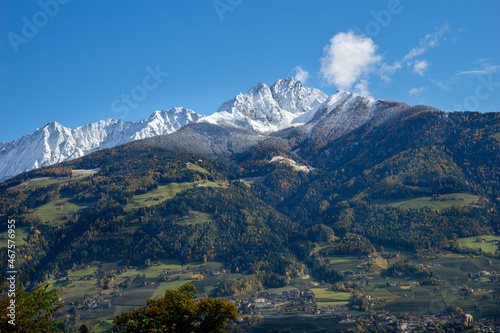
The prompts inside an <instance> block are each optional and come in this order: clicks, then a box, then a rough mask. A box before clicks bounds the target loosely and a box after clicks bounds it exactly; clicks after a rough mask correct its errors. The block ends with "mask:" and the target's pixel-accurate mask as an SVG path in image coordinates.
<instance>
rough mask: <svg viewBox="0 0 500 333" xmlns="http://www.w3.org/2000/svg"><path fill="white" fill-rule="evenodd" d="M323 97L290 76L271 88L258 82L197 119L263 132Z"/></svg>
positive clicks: (314, 106)
mask: <svg viewBox="0 0 500 333" xmlns="http://www.w3.org/2000/svg"><path fill="white" fill-rule="evenodd" d="M327 98H328V96H327V95H326V94H324V93H323V92H322V91H320V90H317V89H313V88H305V87H304V86H303V85H302V83H301V82H300V81H297V80H295V79H294V78H286V79H283V80H278V81H277V82H276V83H274V84H273V85H272V86H271V88H269V87H268V86H267V85H266V84H264V83H258V84H256V85H255V86H253V87H252V88H251V89H250V90H248V91H247V92H246V93H245V94H242V93H239V94H238V95H236V97H235V98H233V99H231V100H230V101H227V102H226V103H224V104H222V105H221V106H220V107H219V109H218V110H217V112H216V113H214V114H213V115H211V116H208V117H204V118H202V119H200V120H199V122H208V123H212V124H225V125H232V126H237V127H243V128H246V129H248V130H254V131H258V132H263V133H265V132H274V131H278V130H281V129H283V128H286V127H289V126H292V122H293V121H294V119H295V118H297V117H299V116H301V115H303V114H305V113H308V112H313V111H315V110H317V109H318V108H319V107H320V106H321V104H322V103H323V102H324V101H325V100H326V99H327Z"/></svg>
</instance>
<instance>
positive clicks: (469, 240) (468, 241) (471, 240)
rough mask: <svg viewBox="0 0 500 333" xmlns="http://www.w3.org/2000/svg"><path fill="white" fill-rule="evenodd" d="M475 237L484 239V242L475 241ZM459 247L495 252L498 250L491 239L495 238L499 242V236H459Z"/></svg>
mask: <svg viewBox="0 0 500 333" xmlns="http://www.w3.org/2000/svg"><path fill="white" fill-rule="evenodd" d="M476 239H484V240H485V242H484V243H481V242H476ZM459 240H460V247H462V248H467V247H469V248H473V249H479V248H480V249H482V250H483V251H484V252H491V253H493V254H494V253H495V252H496V251H498V250H499V247H498V244H493V243H491V241H492V240H497V241H499V242H500V236H491V235H484V236H474V237H466V238H460V239H459Z"/></svg>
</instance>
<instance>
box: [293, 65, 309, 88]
mask: <svg viewBox="0 0 500 333" xmlns="http://www.w3.org/2000/svg"><path fill="white" fill-rule="evenodd" d="M294 70H295V71H296V73H295V80H297V81H300V82H302V84H304V85H305V84H306V81H307V80H308V79H309V76H310V75H309V72H308V71H306V70H305V69H303V68H302V67H300V66H297V67H295V68H294Z"/></svg>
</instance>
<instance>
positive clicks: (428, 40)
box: [403, 23, 450, 62]
mask: <svg viewBox="0 0 500 333" xmlns="http://www.w3.org/2000/svg"><path fill="white" fill-rule="evenodd" d="M449 31H450V26H449V25H448V23H447V24H445V25H444V26H442V27H440V28H437V29H436V31H435V32H433V33H430V34H427V35H425V37H424V38H422V39H421V40H420V42H419V43H418V46H417V47H415V48H413V49H411V50H410V52H408V54H407V55H406V56H405V57H404V58H403V62H404V61H408V60H410V59H413V58H415V57H416V56H419V55H421V54H423V53H425V52H426V51H427V50H428V49H430V48H433V47H437V46H439V44H440V43H441V41H442V40H443V39H444V38H445V36H446V33H447V32H449Z"/></svg>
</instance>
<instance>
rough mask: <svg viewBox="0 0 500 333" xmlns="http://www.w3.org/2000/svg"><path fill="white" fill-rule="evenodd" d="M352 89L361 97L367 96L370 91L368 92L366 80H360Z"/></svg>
mask: <svg viewBox="0 0 500 333" xmlns="http://www.w3.org/2000/svg"><path fill="white" fill-rule="evenodd" d="M354 89H356V91H357V92H358V93H359V94H360V95H361V96H369V95H370V91H368V80H365V79H362V80H360V81H359V83H358V84H356V85H355V86H354Z"/></svg>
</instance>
